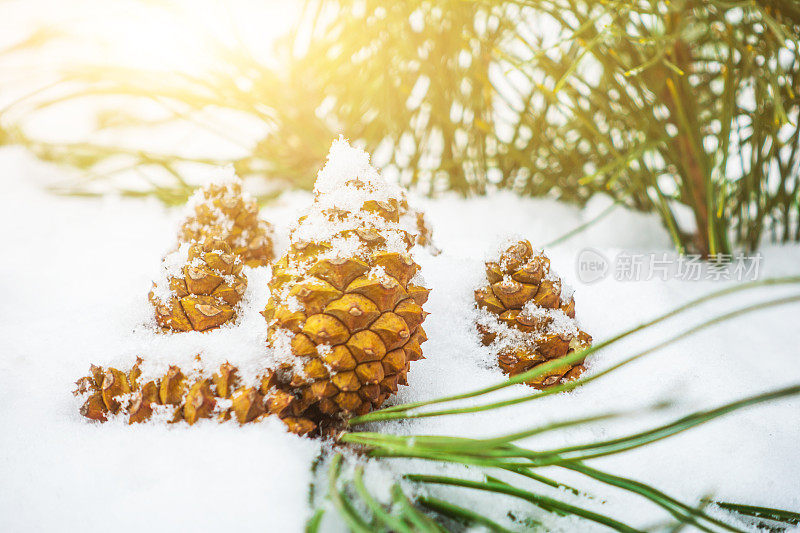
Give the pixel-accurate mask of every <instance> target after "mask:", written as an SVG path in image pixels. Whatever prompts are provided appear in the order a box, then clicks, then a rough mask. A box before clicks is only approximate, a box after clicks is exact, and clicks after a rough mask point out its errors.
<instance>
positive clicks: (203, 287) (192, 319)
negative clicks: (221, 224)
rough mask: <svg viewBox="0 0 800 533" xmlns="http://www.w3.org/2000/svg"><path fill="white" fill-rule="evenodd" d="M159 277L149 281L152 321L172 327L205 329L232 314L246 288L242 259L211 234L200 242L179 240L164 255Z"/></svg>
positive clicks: (172, 328) (230, 317)
mask: <svg viewBox="0 0 800 533" xmlns="http://www.w3.org/2000/svg"><path fill="white" fill-rule="evenodd" d="M162 274H163V276H162V279H160V280H158V281H157V282H154V283H153V290H152V291H150V295H149V298H150V302H151V303H152V304H153V307H154V308H155V314H156V322H158V325H159V326H161V327H162V328H165V329H171V330H174V331H192V330H194V331H205V330H207V329H212V328H216V327H219V326H221V325H222V324H224V323H226V322H227V321H229V320H231V319H232V318H233V316H234V314H235V313H234V307H235V306H236V304H238V303H239V301H240V300H241V299H242V295H243V294H244V291H245V289H246V288H247V278H245V276H244V274H243V273H242V260H241V258H239V257H238V256H236V255H234V254H233V253H232V252H231V248H230V246H228V244H227V243H226V242H225V241H224V240H222V239H220V238H215V237H214V236H209V237H207V239H206V240H205V241H203V242H202V243H197V242H195V243H192V244H183V245H181V247H180V248H179V249H178V250H177V251H175V252H173V253H171V254H169V255H167V257H165V258H164V262H163V264H162Z"/></svg>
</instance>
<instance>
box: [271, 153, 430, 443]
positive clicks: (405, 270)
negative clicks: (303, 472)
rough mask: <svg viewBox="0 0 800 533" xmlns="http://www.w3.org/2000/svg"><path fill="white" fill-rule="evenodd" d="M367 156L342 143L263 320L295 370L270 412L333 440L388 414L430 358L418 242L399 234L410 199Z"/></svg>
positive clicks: (279, 384)
mask: <svg viewBox="0 0 800 533" xmlns="http://www.w3.org/2000/svg"><path fill="white" fill-rule="evenodd" d="M339 158H341V160H342V161H344V162H348V163H353V162H359V163H360V168H357V169H355V168H352V167H353V166H354V164H348V165H342V161H340V160H339ZM368 158H369V156H368V155H367V154H365V153H364V152H362V151H360V150H356V149H353V148H351V147H350V146H349V145H348V144H347V143H346V141H344V140H339V141H336V142H334V145H333V147H332V148H331V155H330V156H329V162H328V164H327V165H326V167H325V168H324V169H323V170H322V171H321V172H320V174H319V177H318V179H317V183H316V186H315V193H316V195H315V201H314V204H313V205H312V207H311V209H310V211H309V213H308V214H307V215H306V216H305V217H303V218H301V219H300V221H299V222H298V224H297V226H296V227H295V229H294V230H293V232H292V234H291V235H290V247H289V250H288V252H287V254H286V255H285V256H284V257H282V258H281V259H280V260H278V261H277V262H276V263H275V264H274V265H273V278H272V282H271V284H270V288H271V298H270V300H269V302H268V304H267V306H266V308H265V309H264V312H263V315H264V317H265V318H266V320H267V322H268V323H269V330H268V342H269V343H270V344H271V346H272V347H273V349H274V350H275V351H276V353H277V355H278V356H280V357H282V358H283V359H284V360H287V361H291V364H289V365H288V367H289V368H287V369H285V371H284V372H281V373H280V374H281V376H278V379H277V380H276V381H275V383H274V386H273V387H272V388H271V389H270V390H269V391H268V394H269V398H268V400H267V411H268V412H269V413H272V414H277V415H278V416H280V417H281V418H283V419H284V420H287V421H289V420H292V422H291V424H292V425H293V426H294V427H297V428H303V427H304V425H303V424H305V422H303V423H301V422H299V420H310V421H311V422H313V423H314V424H316V425H318V426H320V427H321V428H323V429H322V431H323V432H325V433H326V434H332V433H333V432H335V427H336V425H337V423H338V421H339V420H341V419H342V418H344V417H346V416H350V415H353V414H356V415H360V414H365V413H367V412H369V411H370V410H372V409H375V408H378V407H380V406H381V405H382V404H383V402H384V401H385V400H386V398H388V397H389V396H390V395H392V394H394V393H395V392H396V391H397V388H398V386H399V385H403V384H406V383H407V374H408V371H409V368H410V363H411V362H412V361H416V360H418V359H421V358H422V350H421V348H420V344H422V343H423V342H425V340H426V338H427V337H426V335H425V331H424V330H423V328H422V323H423V321H424V320H425V316H426V315H427V313H426V312H425V311H423V309H422V305H423V304H424V303H425V301H426V300H427V298H428V292H429V291H428V289H426V288H425V287H423V286H422V285H421V284H420V282H419V281H417V279H418V278H417V276H416V274H417V271H418V270H419V266H418V265H417V264H416V263H415V262H414V260H413V258H412V257H411V255H410V251H411V249H412V247H413V246H414V244H415V240H416V238H415V235H414V234H412V233H410V232H407V231H405V230H404V229H402V228H401V226H400V216H401V211H402V210H401V207H400V203H401V200H402V191H400V190H398V189H397V188H394V187H392V186H390V185H389V184H388V183H386V182H385V181H383V180H382V179H381V178H380V177H379V176H378V174H377V171H375V170H374V169H373V168H372V167H370V166H369V164H368V161H369V159H368ZM347 167H350V169H349V170H348V171H342V170H341V169H342V168H347ZM348 172H349V173H348Z"/></svg>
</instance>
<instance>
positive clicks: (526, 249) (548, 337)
mask: <svg viewBox="0 0 800 533" xmlns="http://www.w3.org/2000/svg"><path fill="white" fill-rule="evenodd" d="M486 277H487V279H488V281H489V284H488V285H486V286H485V287H483V288H480V289H477V290H476V291H475V301H476V302H477V304H478V307H479V308H480V309H482V310H485V311H487V312H486V313H484V314H482V315H481V317H480V318H479V320H478V331H479V332H480V334H481V336H482V340H483V343H484V344H485V345H487V346H488V345H491V346H493V347H494V348H495V350H496V351H497V354H498V364H499V366H500V368H501V369H502V370H503V372H505V373H506V374H509V375H511V376H515V375H517V374H521V373H523V372H526V371H528V370H530V369H532V368H534V367H536V366H539V365H541V364H544V363H547V362H549V361H552V360H555V359H561V358H563V357H565V356H566V355H568V354H570V353H572V352H573V351H575V350H580V349H583V348H585V347H587V346H589V345H590V344H591V342H592V337H591V336H590V335H589V334H588V333H586V332H584V331H582V330H581V329H580V328H579V327H578V323H577V321H576V320H575V300H574V299H573V297H572V292H571V291H568V290H566V289H564V288H562V283H561V279H560V278H559V277H558V276H557V275H556V274H555V273H554V272H553V271H552V270H551V269H550V260H549V259H548V258H547V256H546V255H544V252H534V250H533V248H532V247H531V244H530V242H528V241H519V242H518V243H516V244H514V245H512V246H510V247H509V248H508V249H506V251H504V252H503V253H502V254H501V255H500V259H499V260H498V261H490V262H487V263H486ZM584 369H585V367H584V366H583V364H582V362H580V363H576V364H573V365H568V364H564V365H561V366H559V367H557V368H555V369H553V370H552V371H550V372H548V373H546V374H545V375H542V376H539V377H537V378H535V379H532V380H529V381H527V382H526V383H527V384H528V385H531V386H533V387H536V388H538V389H541V388H545V387H549V386H552V385H555V384H556V383H558V382H560V381H564V380H572V379H577V378H578V377H579V376H580V375H581V373H582V372H583V371H584Z"/></svg>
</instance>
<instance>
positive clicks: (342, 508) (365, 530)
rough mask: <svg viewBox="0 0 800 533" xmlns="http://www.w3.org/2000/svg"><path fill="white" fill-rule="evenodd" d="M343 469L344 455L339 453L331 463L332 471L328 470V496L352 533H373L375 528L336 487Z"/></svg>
mask: <svg viewBox="0 0 800 533" xmlns="http://www.w3.org/2000/svg"><path fill="white" fill-rule="evenodd" d="M341 467H342V454H340V453H337V454H336V455H335V456H334V457H333V460H332V461H331V466H330V469H329V470H328V477H329V479H328V494H329V495H330V498H331V501H332V502H333V505H334V507H336V510H337V511H339V515H340V516H341V517H342V519H344V521H345V522H346V523H347V525H348V527H350V529H351V530H352V531H355V532H357V533H372V531H373V528H371V527H370V525H369V524H367V523H366V522H364V520H363V519H362V518H361V516H360V515H359V513H358V511H356V509H355V508H354V507H353V504H352V503H351V502H350V500H348V499H347V497H346V496H345V495H344V494H343V493H342V492H341V491H340V490H339V487H337V486H336V482H337V480H338V479H339V472H340V471H341Z"/></svg>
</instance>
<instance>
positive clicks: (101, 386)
mask: <svg viewBox="0 0 800 533" xmlns="http://www.w3.org/2000/svg"><path fill="white" fill-rule="evenodd" d="M140 362H141V360H140ZM138 364H139V363H137V365H134V367H133V368H132V369H131V371H130V372H128V373H127V374H126V373H124V372H122V371H120V370H118V369H116V368H107V369H102V368H100V367H92V372H91V375H89V376H85V377H82V378H81V379H79V380H78V381H77V382H76V384H77V389H76V390H75V394H76V395H79V396H82V397H84V398H85V400H84V403H83V405H82V406H81V408H80V413H81V414H82V415H83V416H85V417H86V418H89V419H92V420H97V421H100V422H105V421H106V420H108V418H109V417H111V416H115V415H116V416H121V417H125V418H126V419H127V420H128V423H129V424H135V423H140V422H145V421H147V420H149V419H150V418H152V417H153V415H154V414H155V413H156V411H158V410H161V411H162V412H166V413H167V416H168V417H169V418H170V419H171V421H173V422H179V421H181V420H182V421H185V422H186V423H188V424H190V425H192V424H194V423H196V422H197V421H198V420H200V419H203V418H216V419H218V420H220V421H225V420H230V419H232V418H233V419H235V420H237V421H238V422H239V423H241V424H246V423H248V422H253V421H255V420H256V419H258V418H259V417H260V416H261V415H263V414H264V413H266V412H267V406H268V404H269V403H271V402H272V403H274V402H275V401H277V400H276V399H275V398H274V397H268V396H265V395H264V394H263V393H262V392H261V391H260V390H259V389H256V388H244V387H239V388H237V389H236V390H235V391H234V390H233V388H234V387H236V385H237V382H238V378H237V374H238V371H237V369H236V367H234V366H233V365H231V364H229V363H225V364H223V365H221V366H220V368H219V370H218V371H217V372H216V373H215V374H214V375H213V376H212V378H211V379H206V378H201V379H197V380H192V381H191V382H190V380H189V379H188V378H187V377H186V376H185V375H184V373H183V372H182V371H181V369H180V368H178V367H175V366H173V367H170V369H169V370H168V371H167V373H166V374H165V375H163V376H161V378H159V379H157V380H153V381H147V382H144V383H143V382H142V381H141V380H140V379H139V377H138V376H139V372H138V368H137V367H138ZM270 379H271V373H269V372H268V373H267V374H265V376H264V383H265V385H267V386H268V387H269V386H270V385H269V380H270ZM131 391H133V392H132V393H131ZM275 392H277V391H274V390H273V396H276V395H275V394H274V393H275ZM278 400H280V399H279V398H278ZM284 401H285V399H284ZM276 410H278V409H277V406H276ZM290 415H291V413H289V412H286V413H285V416H284V417H282V418H285V420H284V422H285V423H286V427H287V429H288V430H289V431H291V432H293V433H297V434H299V435H306V434H308V433H312V432H314V431H315V430H316V424H315V423H314V422H313V421H312V420H310V419H308V418H303V417H298V416H290Z"/></svg>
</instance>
